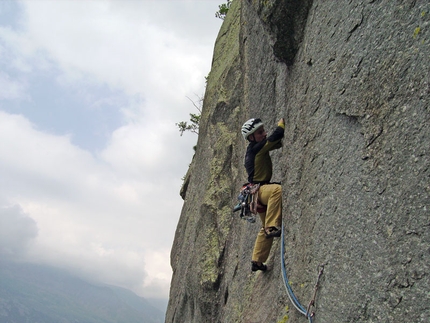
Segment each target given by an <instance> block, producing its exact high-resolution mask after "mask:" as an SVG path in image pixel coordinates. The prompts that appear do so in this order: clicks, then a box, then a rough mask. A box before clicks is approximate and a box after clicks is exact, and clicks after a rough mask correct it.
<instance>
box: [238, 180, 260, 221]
mask: <svg viewBox="0 0 430 323" xmlns="http://www.w3.org/2000/svg"><path fill="white" fill-rule="evenodd" d="M259 188H260V184H251V183H246V184H244V185H243V186H242V187H241V189H240V193H239V196H238V197H237V199H238V200H239V203H238V204H237V205H236V206H235V207H234V208H233V212H237V211H239V210H240V217H241V218H242V219H244V220H246V221H248V222H250V223H254V222H255V218H256V215H257V213H258V212H262V210H261V209H260V208H261V207H262V205H260V204H259V203H258V190H259Z"/></svg>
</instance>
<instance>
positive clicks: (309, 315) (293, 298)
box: [281, 222, 324, 323]
mask: <svg viewBox="0 0 430 323" xmlns="http://www.w3.org/2000/svg"><path fill="white" fill-rule="evenodd" d="M281 240H282V243H281V268H282V278H283V279H284V285H285V289H286V290H287V295H288V298H289V299H290V301H291V303H292V304H293V306H294V307H295V308H296V310H298V311H299V312H300V313H301V314H303V315H304V316H306V318H307V319H308V321H309V323H312V318H313V317H314V315H315V313H313V312H312V313H310V312H309V311H310V308H311V306H314V305H315V297H316V293H317V290H318V284H319V280H320V278H321V275H322V273H323V271H324V265H320V266H319V272H318V278H317V282H316V284H315V289H314V295H313V298H312V300H311V301H310V302H309V305H308V308H307V309H305V308H304V307H303V305H302V304H300V302H299V300H298V299H297V297H296V296H295V295H294V292H293V290H292V288H291V286H290V283H289V281H288V276H287V270H286V268H285V258H284V257H285V256H284V254H285V242H284V223H283V222H282V236H281Z"/></svg>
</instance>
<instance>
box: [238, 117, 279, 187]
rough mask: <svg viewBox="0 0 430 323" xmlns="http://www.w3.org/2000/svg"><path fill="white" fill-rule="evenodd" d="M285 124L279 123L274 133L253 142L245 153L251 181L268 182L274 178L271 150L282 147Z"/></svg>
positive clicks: (247, 170)
mask: <svg viewBox="0 0 430 323" xmlns="http://www.w3.org/2000/svg"><path fill="white" fill-rule="evenodd" d="M283 137H284V126H283V125H278V127H276V129H275V130H274V131H273V132H272V134H271V135H270V136H269V137H267V138H266V139H264V140H263V141H260V142H251V143H250V144H249V145H248V148H247V150H246V155H245V168H246V172H247V173H248V182H250V183H268V182H270V179H271V178H272V159H271V158H270V154H269V152H270V151H271V150H274V149H279V148H281V147H282V141H281V140H282V138H283Z"/></svg>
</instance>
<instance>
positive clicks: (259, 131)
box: [242, 118, 267, 142]
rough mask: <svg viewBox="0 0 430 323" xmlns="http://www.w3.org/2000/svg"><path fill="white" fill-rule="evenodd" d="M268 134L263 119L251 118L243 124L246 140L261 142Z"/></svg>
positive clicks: (243, 134) (243, 133)
mask: <svg viewBox="0 0 430 323" xmlns="http://www.w3.org/2000/svg"><path fill="white" fill-rule="evenodd" d="M266 135H267V134H266V131H265V130H264V124H263V122H262V121H261V119H254V118H253V119H249V120H248V121H246V122H245V123H244V124H243V126H242V136H243V138H244V139H245V140H249V141H256V142H260V141H262V140H264V139H265V138H266Z"/></svg>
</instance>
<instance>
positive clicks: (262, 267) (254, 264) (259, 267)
mask: <svg viewBox="0 0 430 323" xmlns="http://www.w3.org/2000/svg"><path fill="white" fill-rule="evenodd" d="M251 264H252V266H251V270H252V271H257V270H261V271H266V270H267V266H266V265H265V264H263V263H261V264H260V265H259V264H258V262H256V261H252V262H251Z"/></svg>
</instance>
